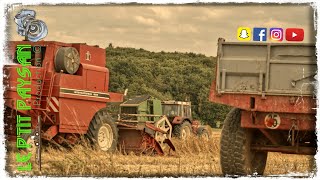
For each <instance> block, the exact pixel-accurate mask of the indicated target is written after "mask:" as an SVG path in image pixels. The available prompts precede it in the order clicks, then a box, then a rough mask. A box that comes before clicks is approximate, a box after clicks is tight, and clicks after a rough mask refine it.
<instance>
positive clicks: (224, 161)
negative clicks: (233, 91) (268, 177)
mask: <svg viewBox="0 0 320 180" xmlns="http://www.w3.org/2000/svg"><path fill="white" fill-rule="evenodd" d="M240 121H241V110H240V109H237V108H234V109H232V110H231V111H230V112H229V113H228V115H227V117H226V119H225V120H224V125H223V129H222V132H221V139H220V164H221V169H222V173H223V174H224V175H232V176H233V175H241V176H245V175H263V172H264V169H265V166H266V161H267V156H268V152H256V151H251V149H250V147H251V143H252V137H253V133H252V131H250V130H249V129H245V128H242V127H241V126H240V123H241V122H240Z"/></svg>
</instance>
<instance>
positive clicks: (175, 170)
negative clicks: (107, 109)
mask: <svg viewBox="0 0 320 180" xmlns="http://www.w3.org/2000/svg"><path fill="white" fill-rule="evenodd" d="M212 136H213V137H212V139H211V140H210V143H206V142H203V141H199V140H198V139H197V138H193V139H191V140H190V141H187V142H183V143H181V142H179V141H178V140H173V141H174V144H175V146H176V149H177V150H178V151H177V152H171V155H167V156H144V155H133V154H129V155H122V154H120V153H115V154H108V153H105V152H101V151H97V150H92V149H90V148H88V147H87V146H85V145H84V146H83V145H77V146H75V147H73V148H72V149H63V150H58V149H57V148H52V147H46V148H44V152H43V155H42V162H43V163H42V171H41V172H39V169H38V167H37V166H36V164H34V167H33V171H31V172H30V173H29V174H28V175H31V176H34V175H35V176H37V175H46V176H109V177H110V176H113V177H140V176H143V177H149V176H221V169H220V162H219V137H220V131H213V133H212ZM14 159H15V152H14V151H13V150H10V151H8V156H7V171H8V173H9V174H10V175H11V176H12V175H13V176H14V175H15V174H17V173H18V172H16V171H15V169H16V166H17V164H16V163H15V162H14V161H15V160H14ZM313 160H314V158H313V156H302V155H285V154H280V153H269V157H268V161H267V167H266V171H265V175H280V174H288V173H292V172H293V173H304V174H305V175H308V174H310V172H312V170H313V162H314V161H313Z"/></svg>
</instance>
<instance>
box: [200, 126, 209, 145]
mask: <svg viewBox="0 0 320 180" xmlns="http://www.w3.org/2000/svg"><path fill="white" fill-rule="evenodd" d="M199 137H200V139H202V140H204V141H207V142H208V141H209V140H210V135H209V132H208V130H206V129H203V130H202V131H201V133H200V134H199Z"/></svg>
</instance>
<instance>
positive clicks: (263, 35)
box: [253, 28, 267, 41]
mask: <svg viewBox="0 0 320 180" xmlns="http://www.w3.org/2000/svg"><path fill="white" fill-rule="evenodd" d="M253 40H254V41H267V28H253Z"/></svg>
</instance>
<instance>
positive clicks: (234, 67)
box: [216, 39, 317, 96]
mask: <svg viewBox="0 0 320 180" xmlns="http://www.w3.org/2000/svg"><path fill="white" fill-rule="evenodd" d="M218 44H219V45H218V62H217V76H216V78H217V79H216V82H217V83H216V90H217V91H218V93H219V94H221V93H241V94H265V95H289V96H291V95H312V93H313V91H314V81H315V79H314V76H315V73H316V71H317V65H316V55H315V45H314V44H305V43H290V44H289V43H273V44H271V43H269V44H267V43H231V42H224V40H223V39H222V40H221V39H220V41H219V43H218Z"/></svg>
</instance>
